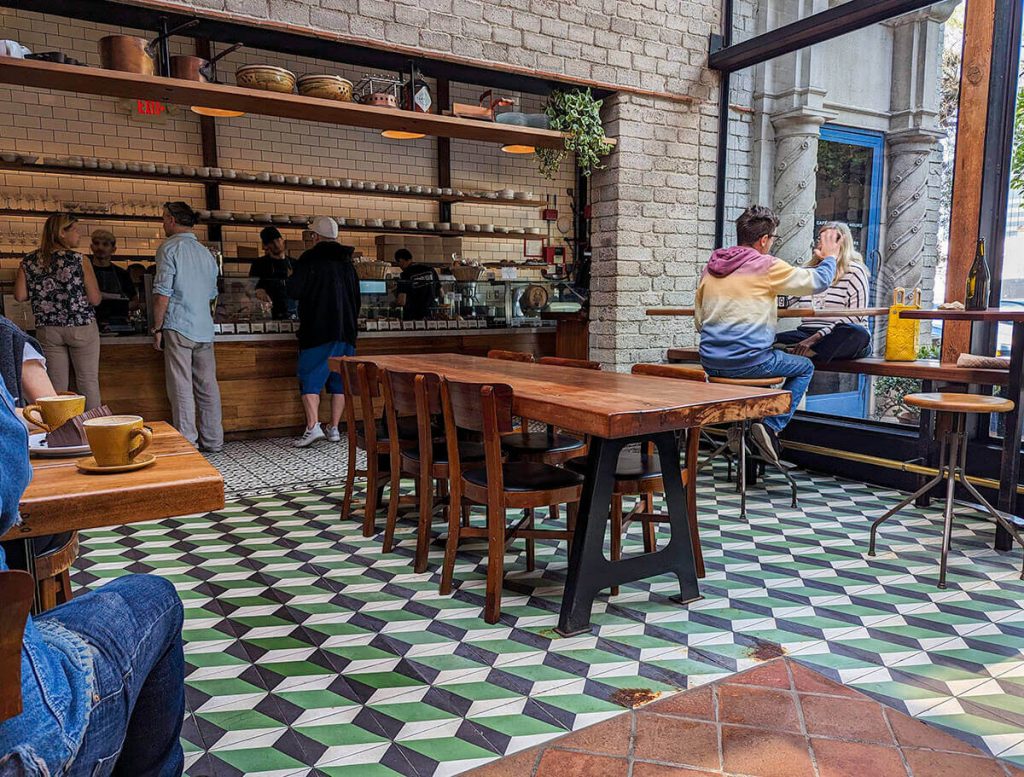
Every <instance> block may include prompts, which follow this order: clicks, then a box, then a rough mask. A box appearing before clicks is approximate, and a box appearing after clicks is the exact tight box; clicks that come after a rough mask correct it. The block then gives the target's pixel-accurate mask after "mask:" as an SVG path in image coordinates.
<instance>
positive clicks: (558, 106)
mask: <svg viewBox="0 0 1024 777" xmlns="http://www.w3.org/2000/svg"><path fill="white" fill-rule="evenodd" d="M603 102H604V101H603V100H595V99H594V95H593V94H591V92H590V90H589V89H586V90H575V91H571V92H562V91H555V92H552V93H551V97H550V98H549V99H548V104H547V107H546V108H545V109H544V113H545V114H547V117H548V127H549V128H550V129H553V130H558V131H559V132H564V133H565V147H564V148H558V149H555V148H538V149H537V158H538V160H539V162H540V172H541V174H542V175H543V176H544V177H545V178H554V177H555V175H557V174H558V168H559V166H561V164H562V160H563V159H565V157H566V155H567V154H569V153H573V154H575V155H576V164H577V165H579V168H580V172H582V173H583V175H590V174H591V172H593V171H594V170H600V169H602V167H603V165H602V164H601V157H603V156H604V155H605V154H607V153H608V152H609V151H611V150H612V144H611V143H609V142H608V140H607V139H606V138H605V136H604V126H603V125H602V124H601V105H602V104H603Z"/></svg>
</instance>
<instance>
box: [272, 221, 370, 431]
mask: <svg viewBox="0 0 1024 777" xmlns="http://www.w3.org/2000/svg"><path fill="white" fill-rule="evenodd" d="M309 230H310V232H311V233H312V242H313V247H312V248H310V249H309V250H307V251H306V252H305V253H303V254H302V256H300V257H299V260H298V262H296V264H295V271H294V272H293V273H292V276H291V278H289V279H288V286H287V288H288V296H289V297H291V298H292V299H296V300H298V302H299V369H298V375H299V391H300V393H301V394H302V406H303V409H304V410H305V411H306V431H305V432H304V433H303V434H302V436H301V437H299V439H297V440H296V441H295V443H294V445H295V447H296V448H305V447H307V446H309V445H312V444H313V443H314V442H316V441H317V440H322V439H324V438H325V437H326V438H327V439H328V440H330V441H331V442H338V441H339V440H341V434H340V432H339V431H338V424H339V423H340V422H341V415H342V412H343V411H344V409H345V396H344V394H343V393H342V390H343V387H342V382H341V376H340V375H338V374H337V373H335V372H331V369H330V365H329V364H328V359H329V358H330V357H332V356H352V355H353V354H355V352H356V334H357V332H358V319H359V302H360V298H359V278H358V276H357V275H356V268H355V267H354V266H353V264H352V252H353V250H354V249H353V248H352V246H345V245H341V244H340V243H339V242H338V222H336V221H335V220H334V219H332V218H330V217H328V216H317V217H316V218H314V219H313V221H312V222H310V225H309ZM325 386H326V388H327V393H328V394H330V395H331V422H330V424H329V425H327V426H325V427H322V426H321V424H320V416H319V410H320V392H321V391H323V390H324V387H325Z"/></svg>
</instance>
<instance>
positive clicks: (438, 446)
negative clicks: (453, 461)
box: [402, 440, 484, 464]
mask: <svg viewBox="0 0 1024 777" xmlns="http://www.w3.org/2000/svg"><path fill="white" fill-rule="evenodd" d="M402 455H403V456H405V458H407V459H410V460H411V461H419V460H420V452H419V449H418V448H410V449H409V450H406V451H402ZM433 458H434V463H435V464H447V463H448V443H446V442H435V443H434V456H433ZM459 459H460V460H461V461H462V463H463V464H465V463H466V462H470V461H483V460H484V446H483V443H479V442H471V441H469V440H460V441H459Z"/></svg>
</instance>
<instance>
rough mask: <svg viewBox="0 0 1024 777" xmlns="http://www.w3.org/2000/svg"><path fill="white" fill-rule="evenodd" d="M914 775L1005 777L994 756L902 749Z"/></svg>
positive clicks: (915, 776) (921, 776) (924, 776)
mask: <svg viewBox="0 0 1024 777" xmlns="http://www.w3.org/2000/svg"><path fill="white" fill-rule="evenodd" d="M903 753H904V755H905V756H906V757H907V763H909V764H910V769H911V772H912V773H913V775H914V777H1005V773H1004V772H1003V769H1002V767H1001V766H1000V765H999V763H998V762H997V761H996V760H995V759H994V758H989V757H988V756H984V757H981V756H970V755H961V754H959V753H936V752H935V751H933V750H907V749H904V751H903Z"/></svg>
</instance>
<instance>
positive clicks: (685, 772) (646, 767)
mask: <svg viewBox="0 0 1024 777" xmlns="http://www.w3.org/2000/svg"><path fill="white" fill-rule="evenodd" d="M715 774H721V772H720V771H718V770H715V771H713V772H711V771H707V770H705V769H688V768H687V767H685V766H664V765H663V764H646V763H641V762H640V761H634V762H633V777H712V775H715Z"/></svg>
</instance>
